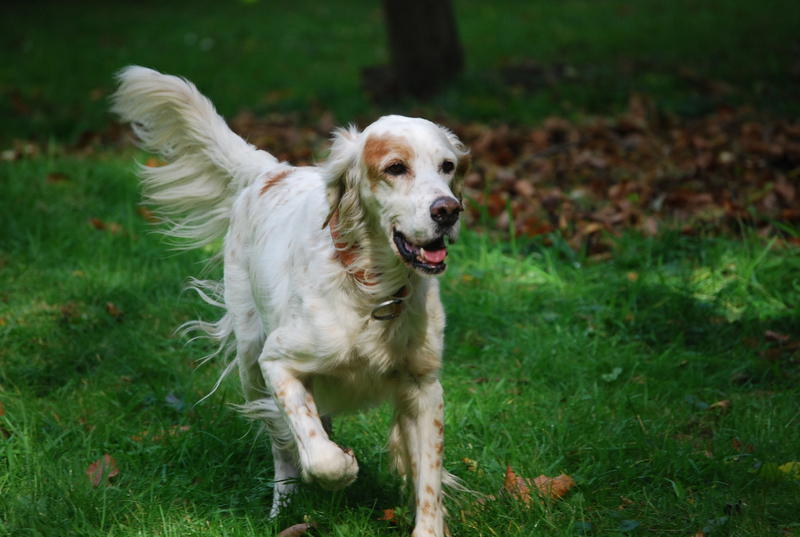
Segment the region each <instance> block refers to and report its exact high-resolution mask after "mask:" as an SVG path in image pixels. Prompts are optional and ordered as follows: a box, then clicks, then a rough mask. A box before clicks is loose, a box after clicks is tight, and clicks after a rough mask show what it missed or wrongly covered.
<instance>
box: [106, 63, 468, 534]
mask: <svg viewBox="0 0 800 537" xmlns="http://www.w3.org/2000/svg"><path fill="white" fill-rule="evenodd" d="M119 81H120V87H119V89H118V91H117V92H116V94H115V95H114V97H113V99H114V101H113V102H114V107H113V108H114V111H115V112H116V113H117V114H119V115H120V117H121V118H122V119H123V120H125V121H128V122H131V123H132V125H133V129H134V131H135V133H136V134H137V136H138V137H139V139H140V140H141V144H142V146H143V147H144V148H146V149H148V150H150V151H153V152H157V153H159V154H161V155H162V156H163V157H164V158H165V159H166V160H167V162H168V164H166V165H164V166H161V167H150V168H148V167H142V168H141V178H142V182H143V187H144V194H145V198H146V200H147V201H148V202H149V203H152V204H153V205H155V206H156V207H157V208H158V209H159V210H160V214H161V215H162V216H163V217H164V218H165V219H167V221H168V222H169V223H170V229H169V230H168V231H167V233H168V234H170V235H173V236H176V237H181V238H184V239H188V240H189V242H190V243H191V245H192V246H196V245H201V244H205V243H208V242H210V241H213V240H215V239H217V238H219V237H223V236H224V252H223V255H224V280H223V282H221V283H220V282H209V281H205V282H201V281H198V280H194V284H195V287H196V288H197V289H198V290H199V291H200V293H201V295H203V296H204V297H205V298H206V299H207V300H209V301H210V302H212V303H217V304H218V305H220V306H222V307H224V309H225V314H224V316H223V317H222V318H221V319H220V320H219V321H218V322H216V323H202V322H199V321H198V322H195V323H194V325H195V326H198V327H200V328H203V329H204V330H205V331H206V332H208V333H209V334H211V335H212V336H213V337H215V338H217V339H219V340H220V341H221V345H223V346H224V344H225V342H226V341H229V340H230V338H231V336H235V350H236V354H235V356H236V357H235V359H234V360H233V361H232V362H231V363H230V364H229V366H228V368H227V369H226V372H228V371H230V370H231V369H233V368H234V367H235V368H238V371H239V375H240V377H241V382H242V387H243V390H244V395H245V398H246V403H245V404H244V405H242V408H243V410H244V411H245V412H246V413H248V414H249V415H251V416H253V417H256V418H259V419H262V420H264V422H265V423H266V426H267V428H268V430H269V431H270V434H271V439H272V453H273V456H274V459H275V489H274V498H273V505H272V512H271V514H272V516H274V515H276V514H277V513H278V511H279V510H280V508H281V506H282V505H284V504H285V503H286V501H287V500H288V496H289V494H290V493H291V492H292V491H293V490H294V489H295V488H296V486H297V485H296V481H297V478H298V477H301V478H302V479H303V480H306V481H309V480H316V481H317V482H319V483H320V484H321V485H322V486H324V487H326V488H329V489H337V488H341V487H344V486H347V485H349V484H350V483H352V482H353V481H354V480H355V479H356V475H357V473H358V464H357V462H356V458H355V456H354V455H353V453H352V451H350V450H348V449H342V448H341V447H339V446H338V445H337V444H335V443H334V442H332V441H331V440H330V438H329V427H327V426H326V425H327V424H326V421H327V420H326V419H325V418H321V417H320V416H325V417H327V416H330V415H332V414H335V413H337V412H343V411H350V410H356V409H359V408H363V407H365V406H367V405H372V404H375V403H379V402H381V401H384V400H389V401H391V402H392V403H393V404H394V408H395V416H394V424H393V426H392V431H391V435H390V449H391V452H392V457H393V463H394V467H395V468H396V469H397V470H398V472H399V473H400V474H401V475H403V476H407V477H408V478H410V479H411V480H412V482H413V488H414V493H415V497H416V525H415V529H414V533H413V535H415V536H418V537H422V536H423V535H424V536H428V535H433V536H436V537H442V536H443V535H444V532H445V529H444V528H445V525H444V508H443V506H442V480H443V477H444V478H445V480H447V479H449V477H450V476H449V474H447V473H446V472H445V471H444V470H443V468H442V451H443V435H444V425H443V423H444V418H443V413H444V403H443V397H442V386H441V384H440V383H439V380H438V374H439V368H440V366H441V356H442V346H443V330H444V312H443V310H442V304H441V301H440V299H439V284H438V281H437V280H436V279H435V278H431V277H429V276H430V275H433V274H440V273H441V272H443V271H444V270H445V256H446V255H447V249H446V245H445V238H447V239H448V240H450V241H452V240H455V238H456V236H457V234H458V227H459V213H460V211H461V210H462V205H461V201H460V198H461V182H462V178H463V172H464V170H465V168H466V167H467V166H468V154H467V151H466V149H465V148H464V146H463V145H462V144H461V142H460V141H459V140H458V139H457V138H456V137H455V135H453V134H452V133H451V132H449V131H448V130H446V129H444V128H442V127H440V126H438V125H436V124H434V123H431V122H430V121H426V120H424V119H415V118H407V117H401V116H386V117H382V118H381V119H379V120H378V121H376V122H375V123H373V124H372V125H370V126H369V127H367V128H366V129H365V130H364V131H363V132H359V131H358V130H357V129H356V128H355V127H352V126H351V127H350V128H348V129H339V130H337V131H335V132H334V133H333V143H332V147H331V151H330V156H329V157H328V159H327V160H326V161H325V162H323V163H322V164H321V165H320V166H314V167H293V166H291V165H289V164H287V163H284V162H278V161H277V159H275V158H274V157H273V156H272V155H270V154H269V153H266V152H264V151H260V150H257V149H255V148H254V147H253V146H251V145H249V144H247V143H246V142H245V141H244V140H242V139H241V138H240V137H239V136H237V135H236V134H234V133H233V132H232V131H231V130H230V129H229V128H228V126H227V125H226V124H225V121H224V120H223V119H222V118H221V117H220V116H219V115H217V113H216V112H215V110H214V107H213V106H212V104H211V103H210V101H209V100H208V99H206V98H205V97H204V96H203V95H201V94H200V93H199V92H198V91H197V89H196V88H195V87H194V85H192V84H191V83H190V82H188V81H186V80H184V79H181V78H177V77H174V76H169V75H163V74H161V73H158V72H156V71H153V70H150V69H146V68H143V67H135V66H134V67H128V68H126V69H124V70H123V71H121V73H120V74H119ZM209 290H210V291H214V292H215V293H216V295H215V294H214V293H210V292H209ZM209 295H211V296H209ZM214 296H217V297H219V298H217V299H215V298H213V297H214Z"/></svg>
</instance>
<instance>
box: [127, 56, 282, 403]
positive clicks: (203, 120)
mask: <svg viewBox="0 0 800 537" xmlns="http://www.w3.org/2000/svg"><path fill="white" fill-rule="evenodd" d="M117 79H118V80H119V84H120V85H119V88H118V89H117V91H116V93H114V95H113V97H112V102H113V105H112V111H113V112H115V113H116V114H118V115H119V116H120V118H121V119H122V120H123V121H125V122H130V123H131V125H132V127H133V130H134V132H135V133H136V135H137V137H138V138H139V141H140V144H141V146H142V147H143V148H144V149H146V150H148V151H151V152H154V153H157V154H159V155H161V156H162V157H163V158H164V159H165V160H166V161H167V164H166V165H164V166H160V167H147V166H141V167H140V169H139V176H140V178H141V180H142V190H143V194H144V199H145V201H146V202H147V203H149V204H152V205H153V206H154V208H155V210H156V212H157V214H158V215H159V216H161V217H162V218H163V219H164V220H165V221H166V224H167V226H166V228H165V229H164V230H163V232H164V233H165V234H167V235H170V236H173V237H177V238H180V239H184V240H182V241H179V242H178V244H177V247H178V248H191V247H195V246H201V245H204V244H207V243H209V242H212V241H214V240H215V239H217V238H220V237H222V236H223V235H224V234H225V232H226V231H227V229H228V223H229V221H230V213H231V209H232V205H233V202H234V200H235V198H236V195H237V193H238V192H240V191H241V190H242V189H243V188H245V187H246V186H248V185H249V184H250V183H251V182H252V181H254V180H255V179H257V178H258V177H259V176H261V175H262V174H263V173H264V172H266V171H268V170H269V169H270V168H271V167H273V166H275V165H276V164H277V163H278V161H277V160H276V159H275V157H273V156H272V155H270V154H269V153H266V152H264V151H260V150H258V149H256V148H255V147H253V146H252V145H250V144H248V143H247V142H245V141H244V140H242V139H241V138H240V137H239V136H237V135H236V134H235V133H234V132H233V131H231V130H230V128H228V125H227V124H226V123H225V120H223V119H222V118H221V117H220V116H219V115H218V114H217V112H216V110H214V106H213V105H212V104H211V102H210V101H209V100H208V99H207V98H206V97H204V96H203V95H202V94H201V93H200V92H199V91H198V90H197V88H196V87H195V86H194V84H192V83H191V82H189V81H187V80H185V79H182V78H178V77H176V76H170V75H164V74H161V73H159V72H157V71H153V70H152V69H147V68H145V67H139V66H131V67H126V68H125V69H123V70H122V71H120V72H119V73H118V75H117ZM189 288H191V289H194V290H195V291H197V292H198V294H199V295H200V297H201V298H202V299H203V300H204V301H205V302H207V303H209V304H212V305H214V306H218V307H221V308H222V309H225V304H224V298H223V296H224V292H223V288H222V283H221V282H216V281H211V280H197V279H194V278H192V279H191V280H190V282H189ZM179 331H180V332H183V333H187V332H192V331H198V332H203V333H204V334H205V336H207V337H208V338H210V339H213V340H216V341H217V342H218V344H219V346H218V347H217V350H216V352H213V353H212V354H211V355H209V356H206V357H205V358H204V359H203V361H206V360H209V359H211V358H212V357H214V356H217V355H219V354H224V355H227V354H228V352H229V351H230V350H231V348H232V340H231V335H232V333H233V322H232V318H231V316H230V314H229V313H228V312H227V311H226V312H225V314H224V315H223V316H222V318H220V319H219V320H217V321H216V322H204V321H200V320H198V321H189V322H187V323H185V324H183V325H182V326H181V327H180V328H179ZM201 337H202V336H201ZM235 365H236V361H235V360H234V361H231V362H229V363H228V365H227V367H226V368H225V370H224V372H223V374H222V376H221V377H220V380H219V381H218V382H217V385H216V386H215V387H214V389H213V390H212V393H213V391H214V390H216V389H217V387H218V386H219V384H220V382H221V381H222V378H224V377H225V375H227V374H228V373H229V372H230V371H231V370H232V369H233V367H234V366H235ZM209 395H210V394H209Z"/></svg>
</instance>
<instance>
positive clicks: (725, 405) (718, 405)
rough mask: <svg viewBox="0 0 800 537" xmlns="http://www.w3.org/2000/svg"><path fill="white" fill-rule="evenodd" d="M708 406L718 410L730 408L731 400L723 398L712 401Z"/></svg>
mask: <svg viewBox="0 0 800 537" xmlns="http://www.w3.org/2000/svg"><path fill="white" fill-rule="evenodd" d="M708 408H713V409H716V410H728V409H729V408H731V402H730V400H728V399H723V400H722V401H717V402H716V403H711V405H710V406H709V407H708Z"/></svg>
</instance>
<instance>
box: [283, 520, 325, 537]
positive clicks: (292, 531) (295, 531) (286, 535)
mask: <svg viewBox="0 0 800 537" xmlns="http://www.w3.org/2000/svg"><path fill="white" fill-rule="evenodd" d="M316 526H317V525H316V524H315V523H314V522H301V523H300V524H295V525H294V526H289V527H288V528H286V529H285V530H283V531H281V532H280V533H279V534H278V535H277V537H299V536H300V535H304V534H305V533H306V532H307V531H308V530H310V529H312V528H315V527H316Z"/></svg>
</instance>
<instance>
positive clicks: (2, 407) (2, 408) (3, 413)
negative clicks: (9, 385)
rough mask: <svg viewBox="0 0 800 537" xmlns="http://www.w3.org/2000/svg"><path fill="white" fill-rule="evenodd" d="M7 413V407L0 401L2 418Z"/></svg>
mask: <svg viewBox="0 0 800 537" xmlns="http://www.w3.org/2000/svg"><path fill="white" fill-rule="evenodd" d="M5 413H6V406H5V405H4V404H3V402H2V401H0V416H3V415H5Z"/></svg>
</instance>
